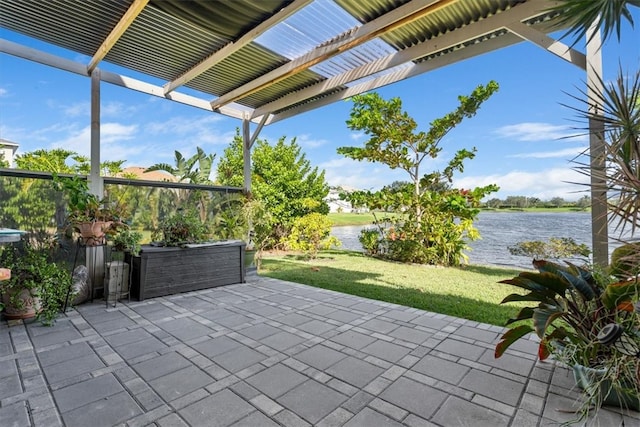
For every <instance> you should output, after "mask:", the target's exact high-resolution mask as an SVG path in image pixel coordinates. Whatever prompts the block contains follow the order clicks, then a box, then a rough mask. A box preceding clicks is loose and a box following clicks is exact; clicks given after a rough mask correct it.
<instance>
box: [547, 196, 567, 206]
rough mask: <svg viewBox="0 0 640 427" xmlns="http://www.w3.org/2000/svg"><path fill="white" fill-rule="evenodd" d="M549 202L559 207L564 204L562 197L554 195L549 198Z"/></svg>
mask: <svg viewBox="0 0 640 427" xmlns="http://www.w3.org/2000/svg"><path fill="white" fill-rule="evenodd" d="M549 203H550V204H551V205H552V206H555V207H556V208H561V207H563V206H564V205H565V203H566V202H565V200H564V199H563V198H562V197H554V198H552V199H551V200H549Z"/></svg>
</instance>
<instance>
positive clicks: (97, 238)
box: [76, 221, 113, 246]
mask: <svg viewBox="0 0 640 427" xmlns="http://www.w3.org/2000/svg"><path fill="white" fill-rule="evenodd" d="M111 224H113V222H112V221H91V222H81V223H78V224H76V228H77V229H78V232H79V233H80V238H81V239H82V243H83V244H85V245H86V246H99V245H104V244H105V234H106V232H107V230H109V228H110V227H111Z"/></svg>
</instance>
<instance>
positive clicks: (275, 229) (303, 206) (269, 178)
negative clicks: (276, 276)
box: [217, 131, 329, 245]
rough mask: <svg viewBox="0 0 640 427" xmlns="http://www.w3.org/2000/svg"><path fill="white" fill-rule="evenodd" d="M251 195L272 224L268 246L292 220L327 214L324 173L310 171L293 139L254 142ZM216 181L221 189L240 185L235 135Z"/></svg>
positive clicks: (283, 234) (284, 232)
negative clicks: (220, 185) (226, 186)
mask: <svg viewBox="0 0 640 427" xmlns="http://www.w3.org/2000/svg"><path fill="white" fill-rule="evenodd" d="M252 159H253V161H252V170H251V182H252V187H251V193H252V196H253V197H254V198H255V199H257V200H260V201H261V202H262V203H263V204H264V207H265V209H266V210H267V211H268V212H269V213H270V216H271V220H272V234H271V238H272V241H271V244H272V245H274V244H279V243H281V242H282V240H283V238H285V237H286V236H287V235H288V234H289V232H290V230H291V227H292V226H293V223H294V221H295V219H296V218H301V217H303V216H305V215H307V214H310V213H314V212H318V213H321V214H325V215H326V214H327V213H328V212H329V206H328V204H327V203H326V201H325V200H324V199H325V197H327V195H328V194H329V186H328V185H327V183H326V181H325V178H324V171H319V170H318V168H317V167H312V166H311V162H310V161H309V160H307V158H306V156H305V154H304V153H303V152H302V148H301V147H300V146H299V145H298V144H297V143H296V140H295V138H293V139H292V140H291V142H289V143H287V142H286V141H285V137H282V138H280V139H279V140H278V142H277V143H276V144H274V145H270V144H269V142H268V141H266V140H263V139H258V140H256V142H255V145H254V148H253V154H252ZM217 179H218V181H219V182H220V184H222V185H230V186H236V187H240V186H242V185H243V179H244V178H243V159H242V137H241V136H240V133H239V131H237V132H236V135H235V137H234V138H233V141H232V142H231V144H230V145H229V146H228V147H227V148H226V149H225V150H224V153H223V155H222V157H221V158H220V161H219V163H218V170H217Z"/></svg>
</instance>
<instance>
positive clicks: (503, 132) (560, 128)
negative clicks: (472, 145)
mask: <svg viewBox="0 0 640 427" xmlns="http://www.w3.org/2000/svg"><path fill="white" fill-rule="evenodd" d="M494 133H496V134H498V135H499V136H500V137H502V138H510V139H515V140H516V141H549V140H557V139H560V138H567V137H571V140H572V141H578V140H584V139H585V138H586V137H585V136H584V135H581V133H584V132H580V131H578V130H576V129H573V128H572V127H571V126H564V125H552V124H550V123H535V122H525V123H517V124H514V125H507V126H502V127H500V128H498V129H496V130H495V131H494Z"/></svg>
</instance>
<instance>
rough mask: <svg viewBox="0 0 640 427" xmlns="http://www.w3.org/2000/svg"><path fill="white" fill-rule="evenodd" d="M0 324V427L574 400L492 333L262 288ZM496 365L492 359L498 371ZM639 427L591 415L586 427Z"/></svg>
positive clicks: (532, 421)
mask: <svg viewBox="0 0 640 427" xmlns="http://www.w3.org/2000/svg"><path fill="white" fill-rule="evenodd" d="M250 280H251V281H250V282H249V283H246V284H238V285H231V286H225V287H221V288H214V289H207V290H203V291H197V292H190V293H186V294H179V295H173V296H169V297H162V298H154V299H150V300H147V301H142V302H134V301H132V302H130V303H124V302H123V303H119V304H118V305H117V307H115V308H108V309H106V308H105V306H104V304H102V303H100V302H96V303H93V304H85V305H82V306H80V307H78V308H77V310H74V311H69V312H68V313H67V314H66V315H65V316H61V317H60V319H59V320H58V321H57V323H56V325H55V326H54V327H53V328H47V327H44V326H41V325H40V324H38V323H37V322H28V323H23V322H20V321H18V322H6V321H3V322H0V425H1V426H3V427H5V426H6V427H14V426H15V427H22V426H25V427H27V426H33V427H56V426H67V427H76V426H77V427H86V426H92V427H93V426H112V425H120V426H130V427H133V426H150V427H151V426H155V427H163V426H207V427H209V426H220V427H231V426H234V427H241V426H267V427H268V426H287V427H289V426H291V427H293V426H308V425H318V426H371V427H377V426H402V425H405V426H481V427H482V426H512V427H519V426H528V425H531V426H540V427H542V426H551V425H557V424H558V423H559V422H563V421H567V420H569V419H571V417H572V416H573V415H572V414H567V413H566V412H562V411H559V410H558V409H569V408H570V407H571V405H572V403H573V402H575V400H576V399H577V398H578V397H579V393H578V392H577V391H576V390H573V381H572V378H571V374H570V372H569V371H568V370H567V369H565V368H563V367H561V366H558V365H556V364H554V363H549V362H539V361H536V360H535V357H534V354H535V347H536V343H535V342H534V341H529V342H528V343H519V344H518V345H517V346H514V348H515V349H510V351H509V352H508V353H507V355H505V357H504V360H498V361H496V360H495V359H493V355H492V354H493V347H494V345H495V341H496V339H497V337H498V336H499V335H500V334H501V332H502V331H503V329H502V328H499V327H496V326H490V325H485V324H479V323H477V322H472V321H468V320H463V319H457V318H453V317H449V316H444V315H441V314H435V313H429V312H424V311H421V310H417V309H413V308H408V307H402V306H398V305H395V304H389V303H384V302H378V301H372V300H367V299H365V298H360V297H355V296H350V295H344V294H340V293H337V292H333V291H327V290H323V289H316V288H312V287H308V286H305V285H298V284H294V283H288V282H283V281H279V280H274V279H268V278H261V277H253V278H251V279H250ZM501 362H504V363H501ZM623 423H624V425H627V426H630V425H638V424H640V414H638V413H637V412H627V413H620V412H617V411H615V410H610V409H605V410H601V411H600V412H599V413H598V415H597V416H596V417H595V418H592V419H590V421H589V422H588V425H601V426H620V425H623Z"/></svg>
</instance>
